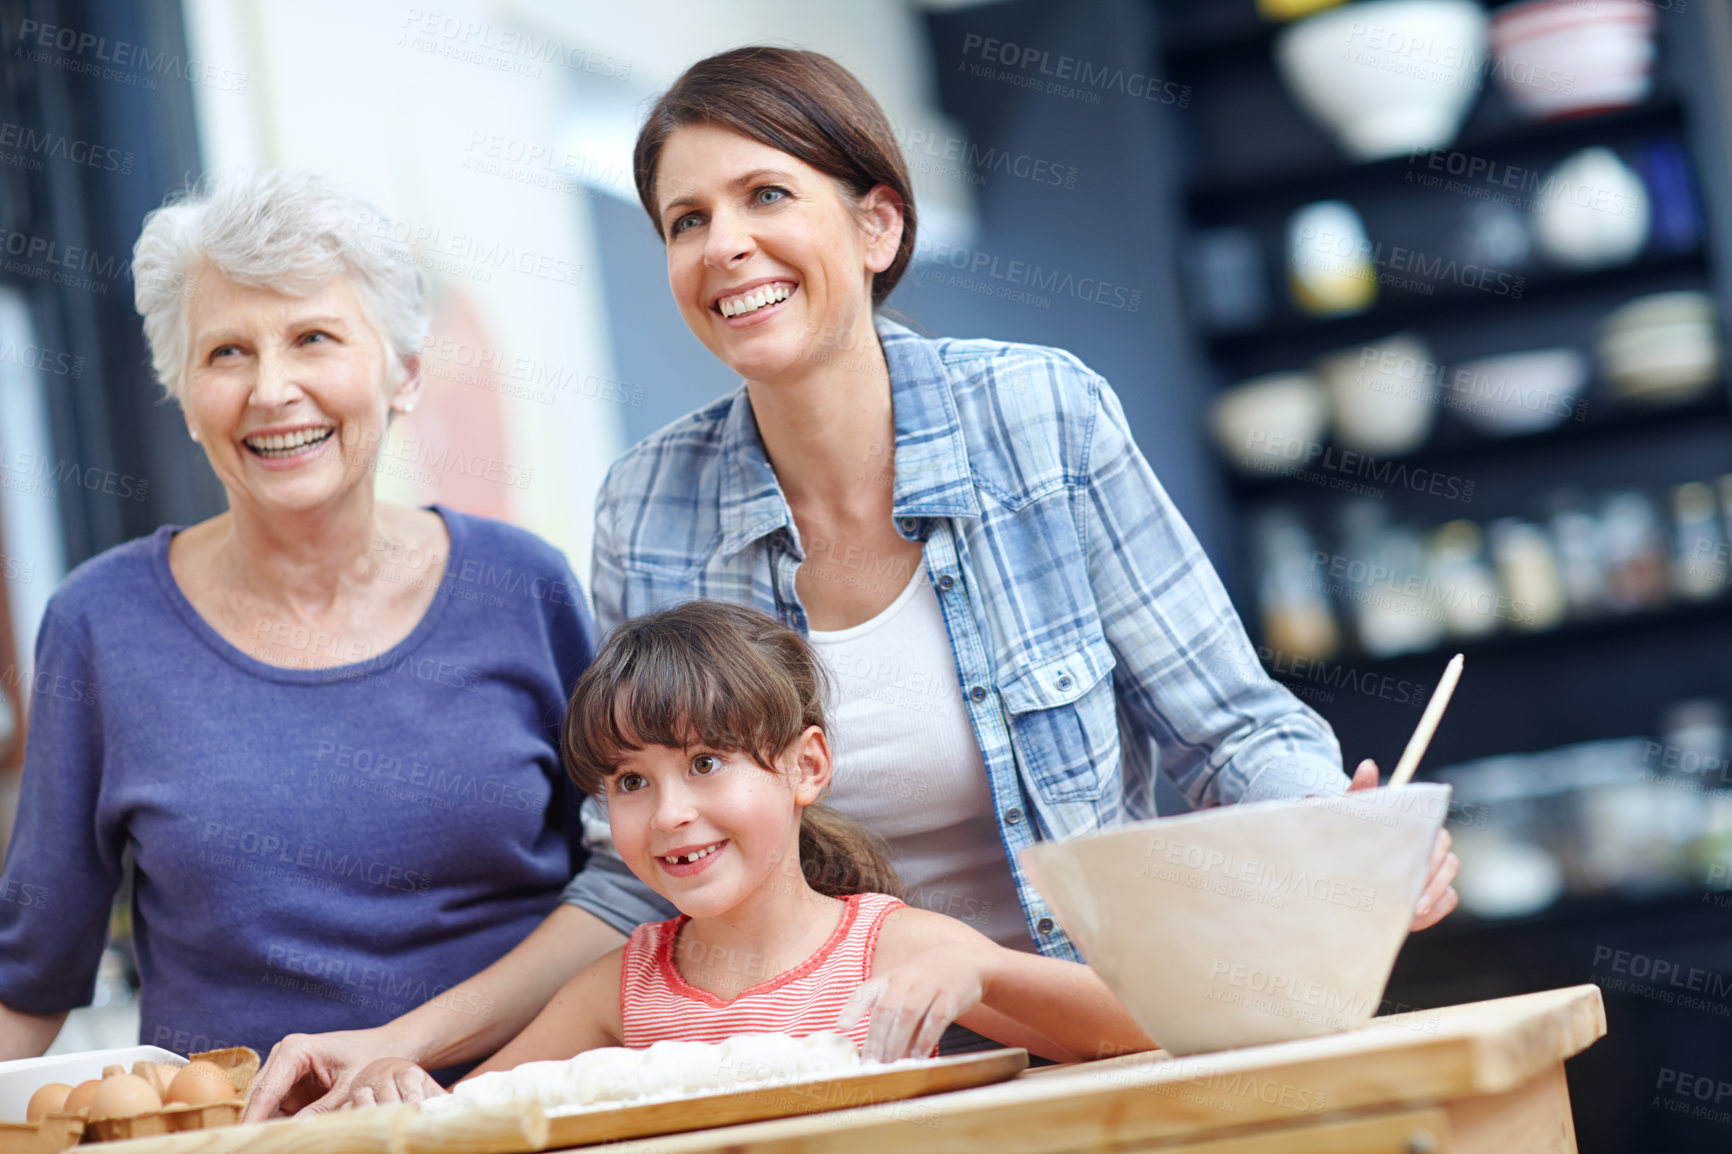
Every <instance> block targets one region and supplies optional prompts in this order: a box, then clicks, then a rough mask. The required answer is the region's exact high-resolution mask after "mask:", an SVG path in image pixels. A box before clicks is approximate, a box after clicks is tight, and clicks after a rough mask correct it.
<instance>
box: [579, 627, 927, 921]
mask: <svg viewBox="0 0 1732 1154" xmlns="http://www.w3.org/2000/svg"><path fill="white" fill-rule="evenodd" d="M829 688H830V685H829V678H828V677H827V676H826V675H825V672H824V667H823V666H822V665H821V664H820V663H819V662H818V659H817V657H816V656H815V655H814V654H813V652H812V649H811V647H810V646H808V645H807V644H806V639H805V638H803V637H801V636H800V635H799V634H798V633H795V632H794V631H793V630H792V629H789V628H787V627H786V626H784V625H781V624H779V623H778V622H777V621H776V620H775V619H774V618H772V617H770V616H768V615H767V614H764V613H760V612H758V611H757V610H756V609H748V608H746V607H745V606H742V605H730V604H726V603H724V602H720V601H690V602H687V603H685V604H683V605H676V606H675V607H673V608H672V609H664V610H662V611H661V612H659V613H651V614H648V615H646V616H643V617H638V618H634V619H633V620H631V621H627V622H626V623H625V624H623V625H621V626H620V627H619V628H617V629H615V630H614V631H613V635H612V636H611V637H609V638H608V640H607V644H606V645H605V646H603V647H602V651H601V653H600V654H599V655H598V656H597V657H596V659H595V661H594V662H593V663H592V664H591V665H590V667H589V669H588V670H586V671H585V672H584V675H583V676H582V677H581V678H579V679H578V682H577V688H576V689H575V690H573V691H572V695H571V708H570V709H569V710H568V711H567V712H566V715H565V764H566V768H567V771H568V772H569V773H570V774H571V779H572V781H574V782H576V783H577V786H578V788H579V789H581V790H583V791H584V792H585V793H589V794H592V795H595V796H600V795H601V794H602V792H603V790H604V789H605V787H606V779H607V778H609V777H612V776H613V775H614V774H615V773H617V772H619V765H620V760H621V758H622V757H623V756H624V754H625V753H627V752H628V751H635V750H640V749H643V748H644V747H645V746H650V745H666V746H672V747H673V748H675V749H687V748H691V747H693V746H705V747H708V748H710V749H714V750H717V751H720V752H735V753H745V754H747V755H748V756H750V757H751V759H752V760H753V761H754V762H756V763H757V764H758V765H760V766H762V767H763V768H764V769H767V770H769V771H770V772H771V773H775V772H777V770H776V761H777V760H778V759H779V758H780V757H781V756H782V754H783V752H784V751H786V750H787V748H788V747H789V746H790V745H792V744H793V743H794V741H795V740H796V739H797V738H799V736H800V735H801V734H802V733H804V732H806V730H807V729H808V728H810V727H811V726H814V725H816V726H818V727H819V728H820V729H824V728H826V726H825V717H824V701H825V697H826V696H827V694H828V692H829ZM800 869H801V871H802V872H803V873H804V874H805V875H806V881H807V883H808V884H809V885H811V887H812V888H813V889H815V890H817V891H818V892H819V893H822V894H826V895H828V896H830V897H844V896H846V895H848V894H857V893H888V894H895V895H897V896H900V894H901V891H902V886H901V882H900V881H898V880H897V877H896V871H895V870H893V869H892V868H891V867H890V863H889V862H888V861H886V860H885V857H884V850H883V847H882V846H881V845H880V844H879V842H878V840H877V839H876V838H874V837H873V836H872V835H871V834H870V833H868V832H867V831H866V830H864V829H862V828H861V827H860V826H858V825H856V824H855V823H854V822H852V821H850V820H848V819H847V818H845V817H843V816H842V815H841V814H839V813H836V812H835V811H834V810H830V809H827V808H826V807H824V806H821V805H809V806H807V807H806V810H805V813H804V814H802V815H801V820H800Z"/></svg>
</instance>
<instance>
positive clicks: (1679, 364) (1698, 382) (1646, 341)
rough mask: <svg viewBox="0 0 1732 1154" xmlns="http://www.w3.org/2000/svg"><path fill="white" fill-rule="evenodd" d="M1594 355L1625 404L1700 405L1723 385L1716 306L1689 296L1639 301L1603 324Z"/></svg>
mask: <svg viewBox="0 0 1732 1154" xmlns="http://www.w3.org/2000/svg"><path fill="white" fill-rule="evenodd" d="M1594 353H1595V355H1596V356H1597V357H1598V358H1599V362H1600V372H1601V373H1602V374H1603V375H1604V376H1605V378H1606V380H1607V381H1608V382H1609V383H1610V384H1611V387H1612V391H1613V393H1614V395H1616V396H1617V397H1619V398H1620V399H1623V400H1627V401H1636V402H1640V403H1644V404H1659V405H1663V404H1676V403H1681V402H1684V401H1690V400H1694V399H1695V398H1697V397H1700V396H1702V395H1703V394H1704V393H1706V392H1707V391H1708V390H1709V389H1710V388H1712V387H1713V385H1714V384H1715V382H1716V381H1718V380H1719V379H1720V372H1721V363H1722V354H1721V349H1720V337H1719V334H1718V331H1717V329H1716V327H1715V323H1714V300H1713V298H1712V297H1711V296H1709V295H1708V294H1707V293H1704V292H1687V291H1686V292H1664V293H1653V294H1651V295H1649V296H1644V297H1637V298H1636V299H1635V300H1633V301H1631V302H1630V303H1628V304H1626V305H1624V306H1622V307H1621V308H1619V309H1617V310H1616V311H1614V312H1612V313H1611V314H1610V315H1609V316H1607V317H1606V319H1605V320H1604V321H1602V322H1601V324H1600V337H1599V340H1598V342H1597V343H1596V344H1595V346H1594Z"/></svg>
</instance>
